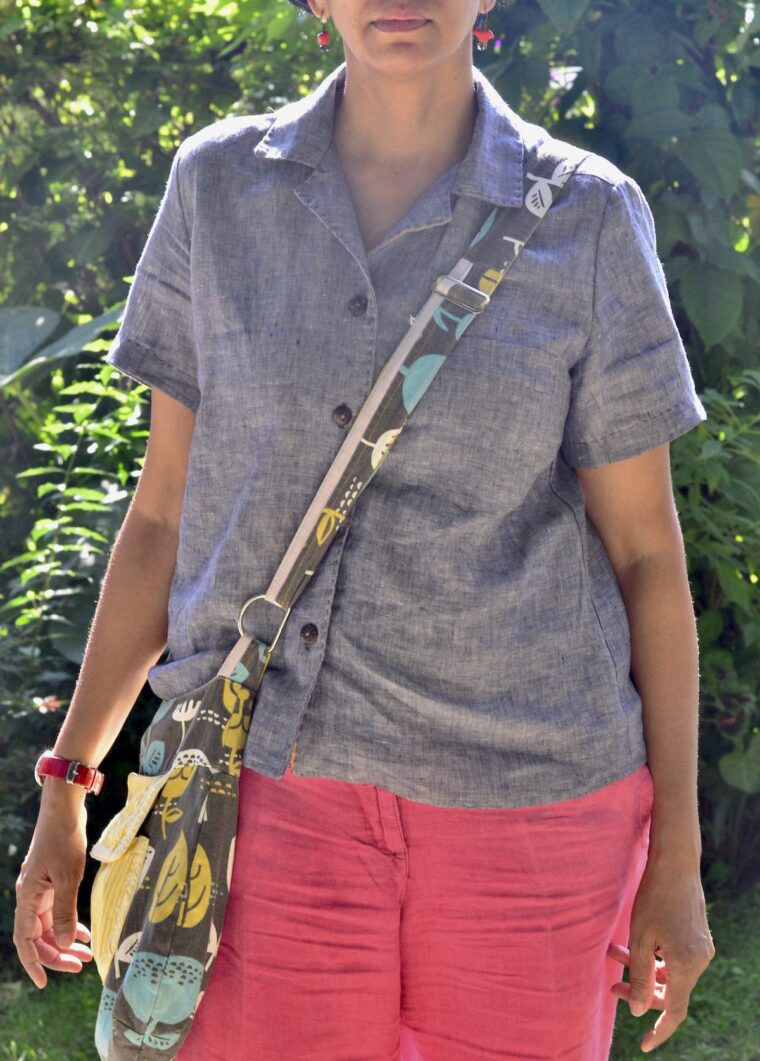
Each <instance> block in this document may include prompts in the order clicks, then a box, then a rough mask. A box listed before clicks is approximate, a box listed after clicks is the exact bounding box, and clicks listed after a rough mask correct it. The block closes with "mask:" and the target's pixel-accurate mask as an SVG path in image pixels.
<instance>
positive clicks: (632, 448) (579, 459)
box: [563, 397, 707, 468]
mask: <svg viewBox="0 0 760 1061" xmlns="http://www.w3.org/2000/svg"><path fill="white" fill-rule="evenodd" d="M706 419H707V413H706V411H705V408H704V406H703V405H702V402H701V401H700V400H699V398H698V397H694V398H685V399H683V400H682V401H681V402H679V403H678V404H677V405H674V406H673V407H672V408H670V409H665V410H663V412H661V413H660V414H659V415H657V416H654V417H647V418H646V419H645V420H639V421H637V422H636V423H635V424H631V425H630V426H628V427H626V428H623V429H621V430H619V431H615V432H613V433H612V434H610V435H607V436H606V437H605V438H596V439H589V440H588V441H586V442H582V443H579V444H576V445H575V446H573V447H572V448H570V447H567V446H565V447H564V448H563V453H564V455H565V457H566V460H567V462H568V464H569V465H570V467H573V468H596V467H598V466H600V465H603V464H612V463H614V462H615V461H621V460H626V459H627V458H628V457H636V456H638V455H639V454H640V453H645V452H646V451H647V450H650V449H656V447H657V446H661V445H663V444H664V443H665V442H672V441H673V440H674V439H676V438H680V436H681V435H684V434H685V433H686V432H687V431H690V430H691V429H692V428H693V427H696V426H697V425H698V424H701V423H703V422H704V421H705V420H706Z"/></svg>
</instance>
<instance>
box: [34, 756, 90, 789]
mask: <svg viewBox="0 0 760 1061" xmlns="http://www.w3.org/2000/svg"><path fill="white" fill-rule="evenodd" d="M43 777H59V778H61V780H63V781H67V782H68V783H69V784H70V785H82V787H83V788H85V789H86V790H87V791H88V792H93V793H94V794H95V795H97V794H98V792H100V790H101V788H102V787H103V782H104V781H105V774H103V773H101V771H100V770H98V769H96V768H95V767H94V766H86V765H85V763H80V762H79V761H78V760H76V759H64V758H63V756H61V755H54V754H53V753H52V752H43V753H42V755H41V756H40V757H39V759H38V760H37V762H36V763H35V766H34V779H35V781H36V782H37V784H38V785H39V786H40V787H42V778H43Z"/></svg>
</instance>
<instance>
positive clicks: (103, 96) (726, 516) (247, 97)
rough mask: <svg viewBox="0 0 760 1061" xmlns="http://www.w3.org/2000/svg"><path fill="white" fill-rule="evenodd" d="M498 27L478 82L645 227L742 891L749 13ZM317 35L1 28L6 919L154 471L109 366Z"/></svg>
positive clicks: (567, 18) (27, 25)
mask: <svg viewBox="0 0 760 1061" xmlns="http://www.w3.org/2000/svg"><path fill="white" fill-rule="evenodd" d="M489 25H490V26H491V27H492V28H493V29H494V30H495V31H496V34H497V40H496V41H495V42H494V44H493V46H492V48H491V50H490V51H489V52H486V53H477V52H476V53H475V55H476V62H477V63H478V65H481V66H482V67H483V70H484V72H485V73H486V75H487V76H488V77H489V78H490V79H491V81H493V82H494V84H495V85H496V87H497V88H498V89H499V91H500V92H501V93H502V95H503V96H504V97H505V99H507V101H508V102H509V103H510V104H511V106H512V107H513V108H514V109H515V110H516V111H517V112H518V113H519V114H521V115H522V116H523V117H525V118H526V119H528V120H529V121H534V122H537V123H539V124H541V125H543V126H544V127H546V128H547V129H550V130H551V131H552V132H553V133H554V134H555V135H557V136H559V137H562V138H564V139H567V140H570V141H572V142H574V143H577V144H579V145H582V146H585V147H588V148H590V149H591V150H594V151H597V152H599V153H600V154H602V155H604V156H606V157H607V158H609V159H611V160H612V161H613V162H616V163H617V164H618V165H619V166H620V167H621V168H622V169H623V170H624V171H625V172H627V173H629V174H630V175H631V176H633V177H634V178H635V179H636V181H637V182H638V183H639V184H640V186H641V187H642V189H643V190H644V192H645V194H646V196H647V199H648V201H649V203H650V205H651V207H652V210H653V213H654V217H655V223H656V228H657V237H658V251H659V255H660V258H661V259H662V263H663V268H664V273H665V276H666V279H667V281H668V285H669V290H670V294H671V299H672V303H673V308H674V313H675V316H676V320H677V323H678V326H679V330H680V332H681V334H682V336H683V338H684V342H685V343H686V346H687V349H688V352H689V357H690V361H691V364H692V368H693V370H694V374H695V379H696V382H697V389H698V390H699V392H700V394H701V396H702V399H703V401H704V403H705V406H706V408H707V411H708V415H709V420H708V421H707V422H706V423H705V424H702V425H700V426H699V427H698V428H697V429H695V430H693V431H691V432H689V433H688V434H687V435H685V436H684V437H682V438H680V439H678V440H676V441H675V442H674V443H673V445H672V464H673V480H674V486H675V492H676V502H677V505H678V510H679V516H680V520H681V525H682V529H683V533H684V540H685V544H686V549H687V556H688V560H689V573H690V578H691V584H692V589H693V594H694V602H695V610H696V613H697V616H698V623H699V635H700V645H701V715H702V727H701V762H700V800H701V809H702V820H703V825H704V838H703V839H704V847H705V857H706V866H707V869H708V874H707V880H708V882H709V883H710V886H711V887H713V888H715V889H718V888H719V886H720V887H724V888H726V889H729V888H735V887H736V885H737V884H738V883H739V882H740V881H742V880H745V879H746V878H747V876H748V875H749V874H750V873H751V871H752V870H753V868H756V866H757V855H758V851H757V848H758V843H759V842H760V708H759V706H758V672H757V667H756V664H755V661H756V660H757V658H758V648H759V647H760V644H759V643H760V617H759V615H758V573H757V567H756V564H757V557H758V555H760V553H759V550H758V544H759V543H758V520H759V519H760V506H759V505H758V499H759V498H760V469H759V468H758V463H759V454H760V447H758V416H759V415H760V400H759V398H760V394H759V393H758V392H759V391H760V370H759V366H758V364H757V354H758V350H760V327H759V322H760V317H759V315H758V311H757V307H758V304H759V300H758V284H759V283H760V262H759V261H758V241H757V232H758V226H759V224H760V180H759V179H758V177H757V175H756V174H757V173H758V117H759V115H758V108H759V102H758V95H757V80H758V76H759V71H760V59H759V58H758V37H759V36H760V11H758V9H757V8H756V6H755V5H754V4H752V3H750V2H749V0H707V2H705V0H697V2H694V3H687V2H678V0H672V2H670V3H667V4H664V3H662V0H519V2H518V0H513V2H509V3H507V4H506V6H505V7H503V8H499V9H497V10H494V12H493V13H492V14H491V16H490V18H489ZM318 29H319V24H318V23H317V22H316V20H314V19H313V18H312V17H311V16H310V15H307V14H303V15H300V14H298V13H297V12H296V10H295V9H294V8H293V7H292V6H291V5H289V4H288V3H286V0H139V2H134V3H131V4H127V3H125V2H124V0H110V2H109V3H107V4H104V3H101V2H98V0H77V2H75V3H72V2H71V0H15V2H11V3H9V4H6V5H5V6H4V7H3V8H2V9H0V144H2V148H1V149H0V304H2V306H3V308H2V309H0V407H2V413H3V416H2V419H0V445H2V447H3V453H4V454H5V455H6V456H5V460H4V461H3V463H2V465H0V532H1V533H0V665H1V666H2V687H0V752H2V765H0V831H2V835H3V836H4V837H5V838H7V842H8V843H9V844H10V845H11V846H10V847H9V848H8V854H7V857H4V858H3V860H2V863H0V892H2V894H3V897H4V899H5V900H6V903H5V904H4V905H3V909H5V908H7V907H9V905H10V904H9V902H8V900H10V899H11V898H12V895H13V881H14V879H15V876H16V874H17V871H18V865H19V863H20V860H21V857H23V853H24V851H25V849H26V845H27V843H28V838H29V835H30V828H31V823H32V822H33V820H34V817H35V816H36V805H37V798H36V786H33V787H32V788H31V790H30V789H29V788H28V784H27V785H24V784H23V783H22V784H21V785H20V786H19V785H18V783H17V780H16V779H17V778H19V777H21V778H22V779H23V778H27V779H29V778H30V777H31V768H32V764H33V761H34V758H36V755H37V754H38V752H39V751H40V750H42V748H44V747H45V746H47V745H49V744H50V743H51V742H52V740H53V739H54V735H55V732H56V731H57V728H58V726H57V722H58V719H57V718H53V714H54V713H55V711H56V710H57V709H59V708H61V707H62V706H63V705H65V704H66V703H68V700H69V697H70V693H71V691H72V688H73V684H74V682H75V680H76V676H77V671H78V666H79V664H80V662H81V657H82V652H83V648H84V645H85V642H86V638H87V633H88V628H89V624H90V622H91V619H92V615H93V612H94V607H95V603H96V601H97V598H98V593H99V587H100V582H101V580H102V577H103V572H104V570H105V565H106V563H107V559H108V555H109V546H110V543H112V542H113V540H114V537H115V535H116V532H117V530H118V527H119V525H120V522H121V519H122V518H123V514H124V512H125V509H126V505H127V503H128V500H129V497H130V495H131V490H132V488H133V485H134V481H135V477H136V476H137V474H139V467H140V462H141V459H142V456H143V452H144V446H145V438H146V434H147V423H146V413H147V408H148V407H147V403H146V402H145V401H144V396H145V388H142V387H139V386H135V385H133V384H131V383H130V382H129V381H126V380H125V378H124V377H122V376H115V377H113V378H112V375H111V369H110V367H109V366H107V365H104V364H103V362H102V353H103V351H104V350H105V349H106V347H107V345H108V341H109V339H108V337H109V336H110V335H111V333H112V332H113V330H114V329H115V327H116V325H117V323H118V318H119V315H120V313H121V310H122V307H123V302H124V299H125V297H126V293H127V284H128V282H129V280H130V278H131V277H132V275H133V274H134V269H135V265H136V262H137V259H138V257H139V255H140V252H141V250H142V247H143V245H144V242H145V238H146V236H147V232H148V229H149V227H150V224H151V222H152V220H153V217H154V216H155V212H156V210H157V207H158V203H159V200H160V197H161V194H162V192H163V190H164V186H165V181H166V178H167V175H168V170H169V165H170V162H171V158H172V156H173V153H174V151H175V150H176V148H177V146H178V145H179V143H180V142H181V141H182V140H183V139H184V138H185V137H186V136H188V135H189V134H190V133H191V132H193V131H194V130H196V129H199V128H201V127H203V126H205V125H208V124H209V123H211V122H213V121H216V120H217V119H219V118H222V117H224V116H226V115H228V114H246V113H256V112H262V111H266V110H269V109H272V108H275V107H278V106H280V105H281V104H283V103H284V102H286V101H287V100H290V99H294V98H296V97H297V96H299V95H303V94H305V93H307V92H309V91H310V90H311V89H312V88H313V86H314V85H315V83H316V82H317V81H318V80H319V79H320V78H321V77H322V76H324V74H325V73H326V72H327V71H328V70H330V69H332V67H333V66H334V65H335V64H336V63H337V62H339V61H341V59H342V48H341V44H340V39H339V36H338V35H337V34H335V38H336V39H335V43H334V45H333V46H332V49H331V52H330V53H329V54H328V55H327V56H324V55H322V54H321V53H320V51H319V49H318V47H317V45H316V42H315V35H316V32H317V30H318ZM139 706H140V705H138V707H139ZM51 712H52V714H51ZM139 713H140V712H139V710H137V711H136V712H134V713H133V716H131V717H130V720H129V722H128V725H127V727H125V730H126V731H127V733H126V737H127V739H129V737H130V733H131V727H132V726H133V725H137V721H136V719H137V716H139ZM53 723H56V725H55V726H54V725H53ZM118 751H119V750H118V748H116V747H115V748H114V750H113V752H112V755H116V756H117V757H116V758H115V759H114V760H113V767H110V766H109V768H110V769H112V776H113V773H114V772H115V774H116V776H117V777H119V776H120V774H121V773H122V772H123V770H124V769H125V763H121V762H120V761H119V760H118ZM104 768H105V764H104ZM109 799H117V797H116V796H114V794H113V790H112V791H111V793H110V794H109V795H108V796H105V797H104V798H103V799H101V801H100V803H98V805H97V810H95V809H93V813H92V815H91V818H92V824H95V823H96V819H97V817H98V815H99V814H100V813H101V812H102V811H103V810H104V809H106V808H107V806H108V801H109ZM95 831H97V830H95ZM83 895H84V896H86V890H85V891H84V893H83ZM83 915H84V916H85V917H86V909H85V910H84V911H83ZM2 916H4V917H5V918H6V920H5V921H4V922H2V923H0V933H2V934H3V935H6V932H7V929H8V921H7V918H8V916H9V914H7V913H6V914H4V915H2ZM80 916H82V915H81V914H80ZM7 938H9V936H8V935H6V939H7Z"/></svg>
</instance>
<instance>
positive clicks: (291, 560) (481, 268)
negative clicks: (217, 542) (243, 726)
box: [217, 137, 590, 690]
mask: <svg viewBox="0 0 760 1061" xmlns="http://www.w3.org/2000/svg"><path fill="white" fill-rule="evenodd" d="M589 154H590V152H582V151H581V149H579V148H576V147H574V146H573V145H570V144H566V143H564V142H560V141H557V140H555V139H554V138H552V137H549V138H547V139H546V140H544V141H542V142H541V143H540V144H537V145H535V146H534V147H532V148H531V149H530V150H529V151H528V152H527V154H526V165H525V195H524V201H523V205H522V206H521V207H518V208H516V209H515V208H507V207H494V209H493V210H492V211H491V213H490V214H489V215H488V217H487V218H486V220H485V222H484V223H483V225H482V227H481V228H480V231H479V232H478V233H477V234H476V235H475V237H474V238H473V239H472V241H471V242H470V244H469V246H468V248H467V252H466V254H465V256H464V257H463V258H460V259H459V261H458V262H457V263H456V265H455V266H454V268H453V269H452V270H451V272H450V273H449V274H448V275H447V276H439V277H438V278H437V279H436V281H435V284H434V285H433V290H432V293H431V294H430V295H429V297H428V299H427V300H426V302H425V303H424V305H423V306H422V308H421V309H420V311H419V313H418V314H417V315H416V316H415V317H414V318H412V323H411V327H410V328H409V331H408V332H407V334H406V335H405V336H404V337H403V339H402V340H401V342H400V343H399V344H398V346H397V347H396V349H395V350H394V352H393V353H392V354H391V356H390V358H389V359H388V361H387V362H386V364H385V366H384V367H383V368H382V370H381V371H380V373H379V375H378V377H377V379H376V380H375V383H374V384H373V386H372V389H371V390H370V392H369V394H368V395H367V398H366V400H365V401H364V404H363V405H362V407H361V409H360V410H359V412H358V413H357V415H356V417H355V419H354V422H353V425H352V426H351V429H350V430H349V432H348V434H347V435H346V438H345V439H344V441H343V444H342V445H341V447H340V449H339V450H338V452H337V454H336V456H335V459H334V460H333V462H332V464H331V465H330V467H329V468H328V470H327V473H326V474H325V477H324V479H323V480H322V483H321V485H320V486H319V489H318V490H317V492H316V494H315V495H314V499H313V501H312V502H311V504H310V506H309V508H308V509H307V511H306V514H305V516H304V517H303V520H302V521H301V523H300V525H299V527H298V530H297V531H296V533H295V534H294V536H293V539H292V541H291V542H290V545H289V546H288V548H287V550H286V552H285V554H284V556H283V558H282V561H281V562H280V565H279V567H278V568H277V570H276V572H275V574H274V577H273V579H272V581H271V583H270V585H269V588H268V589H267V591H266V593H259V594H256V595H254V596H252V597H249V598H248V599H247V600H246V601H245V602H244V603H243V605H242V607H241V609H240V614H239V616H238V630H239V631H240V637H239V639H238V640H237V642H236V643H235V644H234V645H233V647H232V649H231V651H230V652H229V653H228V655H227V656H226V658H225V659H224V661H223V662H222V664H221V666H220V668H219V670H218V671H217V676H223V677H227V678H230V679H232V680H233V681H236V682H239V683H240V684H242V685H245V686H247V687H248V688H249V689H252V690H255V689H257V688H258V686H259V685H260V684H261V681H262V678H263V676H264V672H265V670H266V668H267V665H268V663H269V658H270V656H271V653H272V651H273V649H274V647H275V645H276V644H277V640H278V638H279V636H280V634H281V633H282V630H283V627H284V626H285V623H286V621H287V618H288V615H289V614H290V610H291V608H292V607H293V605H294V604H295V602H296V601H297V600H298V598H299V597H300V595H301V594H302V593H303V591H304V589H305V588H306V586H307V585H308V583H309V580H310V579H311V577H312V576H313V574H314V572H315V571H316V569H317V567H318V565H319V564H320V563H321V561H322V560H323V559H324V557H325V554H326V553H327V551H328V549H329V548H330V546H331V545H332V543H333V541H334V540H335V537H336V535H337V534H338V532H339V530H340V529H341V528H342V527H345V526H346V525H347V522H348V520H349V517H350V515H351V513H352V512H353V509H354V507H355V506H356V501H357V498H358V497H359V495H360V494H361V493H362V492H363V491H364V490H365V489H366V487H367V484H368V483H369V482H370V480H371V479H372V478H373V477H374V476H375V475H376V474H377V472H378V471H379V469H380V467H381V466H382V464H383V462H384V461H385V459H386V457H387V456H388V454H389V452H390V450H391V447H392V446H394V445H395V444H396V442H397V441H398V437H399V435H400V434H401V432H402V431H403V429H404V427H405V425H406V423H407V421H408V419H409V417H410V416H411V414H412V412H413V410H414V409H415V407H416V406H417V404H418V403H419V401H420V399H421V398H422V396H423V394H424V393H425V392H426V390H427V389H428V387H429V386H430V384H431V383H432V382H433V379H434V378H435V376H436V375H437V373H438V372H439V370H440V369H441V367H442V365H443V364H444V362H445V361H446V359H447V358H448V356H449V355H450V353H451V351H452V350H453V349H454V347H455V346H456V344H457V342H458V341H459V339H461V337H462V335H464V333H465V331H466V330H467V328H468V326H469V325H470V323H471V322H472V321H473V320H474V319H475V317H476V316H477V315H478V314H479V313H482V312H483V310H484V309H485V308H486V306H487V305H488V303H489V301H490V296H491V295H492V294H493V293H494V291H495V290H496V288H497V287H498V286H499V284H500V283H501V281H502V280H503V279H504V277H505V275H506V274H507V272H508V271H509V269H510V267H511V266H512V264H513V262H514V261H515V259H516V258H517V256H518V254H519V253H520V252H521V251H522V249H523V248H524V246H525V244H526V243H527V242H528V240H529V239H530V237H531V235H532V234H533V233H534V232H535V230H536V228H537V227H538V225H539V224H540V223H541V221H542V220H543V218H544V217H545V216H546V213H547V211H548V209H549V207H550V206H551V205H552V203H553V202H556V200H557V199H558V198H559V196H560V194H561V192H562V190H563V188H564V187H565V185H566V184H567V182H568V180H569V179H570V177H571V176H572V174H573V173H574V172H575V170H576V169H577V168H578V166H579V165H580V164H581V162H583V160H584V159H586V158H588V157H589ZM505 253H506V260H505ZM252 605H255V607H256V615H255V617H252V616H251V615H250V609H251V606H252ZM247 613H248V614H247ZM244 618H245V619H246V620H247V625H246V623H244V621H243V620H244ZM263 631H266V632H265V633H264V632H263Z"/></svg>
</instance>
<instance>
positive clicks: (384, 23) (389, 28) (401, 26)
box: [374, 18, 430, 33]
mask: <svg viewBox="0 0 760 1061" xmlns="http://www.w3.org/2000/svg"><path fill="white" fill-rule="evenodd" d="M429 21H430V19H429V18H414V19H412V18H403V19H402V18H398V19H397V18H382V19H379V20H378V21H377V22H375V23H374V25H375V26H377V28H378V29H381V30H383V32H384V33H398V32H399V31H403V30H411V29H422V27H423V26H427V24H428V22H429Z"/></svg>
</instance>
